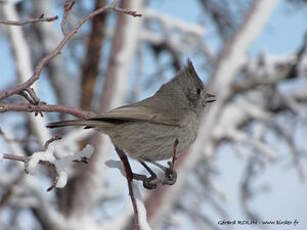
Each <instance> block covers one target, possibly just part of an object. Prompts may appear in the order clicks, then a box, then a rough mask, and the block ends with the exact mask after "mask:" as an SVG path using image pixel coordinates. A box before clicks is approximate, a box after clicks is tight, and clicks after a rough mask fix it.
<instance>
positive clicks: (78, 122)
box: [46, 120, 97, 129]
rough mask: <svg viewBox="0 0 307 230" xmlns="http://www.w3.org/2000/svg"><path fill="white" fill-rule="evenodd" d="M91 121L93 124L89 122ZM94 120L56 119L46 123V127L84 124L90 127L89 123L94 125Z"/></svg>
mask: <svg viewBox="0 0 307 230" xmlns="http://www.w3.org/2000/svg"><path fill="white" fill-rule="evenodd" d="M91 123H93V124H91ZM95 123H97V122H95V121H90V120H67V121H58V122H51V123H48V124H47V125H46V127H47V128H51V129H52V128H60V127H67V126H86V127H91V125H95Z"/></svg>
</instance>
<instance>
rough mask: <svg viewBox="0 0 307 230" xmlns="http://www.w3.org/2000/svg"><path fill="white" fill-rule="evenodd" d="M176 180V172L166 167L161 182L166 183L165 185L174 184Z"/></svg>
mask: <svg viewBox="0 0 307 230" xmlns="http://www.w3.org/2000/svg"><path fill="white" fill-rule="evenodd" d="M176 181H177V173H176V171H175V170H171V169H169V168H168V169H166V170H165V171H164V180H163V184H167V185H173V184H175V183H176Z"/></svg>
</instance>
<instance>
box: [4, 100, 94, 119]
mask: <svg viewBox="0 0 307 230" xmlns="http://www.w3.org/2000/svg"><path fill="white" fill-rule="evenodd" d="M7 111H15V112H58V113H66V114H70V115H73V116H76V117H79V118H83V119H86V118H90V117H93V116H94V115H95V113H93V112H90V111H82V110H80V109H78V108H75V107H71V106H65V105H47V104H44V103H39V104H38V105H32V104H29V103H20V104H0V113H3V112H7Z"/></svg>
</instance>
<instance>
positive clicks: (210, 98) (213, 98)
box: [206, 93, 216, 103]
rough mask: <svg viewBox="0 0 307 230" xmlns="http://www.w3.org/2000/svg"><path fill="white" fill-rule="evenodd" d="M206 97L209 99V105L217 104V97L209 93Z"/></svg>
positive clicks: (207, 100)
mask: <svg viewBox="0 0 307 230" xmlns="http://www.w3.org/2000/svg"><path fill="white" fill-rule="evenodd" d="M206 96H207V99H206V102H207V103H211V102H215V101H216V98H215V95H213V94H210V93H207V94H206Z"/></svg>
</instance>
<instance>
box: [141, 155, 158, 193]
mask: <svg viewBox="0 0 307 230" xmlns="http://www.w3.org/2000/svg"><path fill="white" fill-rule="evenodd" d="M139 162H140V163H141V164H142V165H143V167H144V168H145V169H146V170H147V172H149V174H150V177H146V176H145V178H144V179H143V186H144V188H147V189H155V188H157V185H158V183H159V181H157V175H156V174H155V172H154V171H152V169H151V168H150V167H149V166H148V165H147V164H146V163H145V162H144V161H139Z"/></svg>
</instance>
